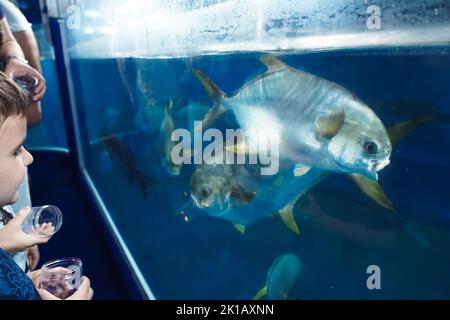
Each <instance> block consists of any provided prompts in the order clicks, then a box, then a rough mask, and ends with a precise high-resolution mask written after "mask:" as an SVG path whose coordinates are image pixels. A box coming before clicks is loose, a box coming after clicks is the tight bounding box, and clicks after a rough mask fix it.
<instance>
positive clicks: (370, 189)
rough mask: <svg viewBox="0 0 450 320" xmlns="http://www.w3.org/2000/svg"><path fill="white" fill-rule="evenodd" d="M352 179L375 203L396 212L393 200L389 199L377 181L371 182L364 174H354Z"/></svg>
mask: <svg viewBox="0 0 450 320" xmlns="http://www.w3.org/2000/svg"><path fill="white" fill-rule="evenodd" d="M350 178H351V179H352V180H353V182H354V183H356V185H357V186H358V187H359V188H360V189H361V191H362V192H363V193H364V194H366V195H367V196H369V198H371V199H372V200H373V201H375V202H376V203H378V204H379V205H380V206H382V207H383V208H386V209H388V210H392V211H395V210H394V208H393V206H392V202H391V200H389V198H388V197H387V195H386V193H385V192H384V190H383V188H382V187H381V186H380V185H379V184H378V182H377V181H373V180H370V179H369V178H367V177H365V176H363V175H362V174H358V173H352V174H350Z"/></svg>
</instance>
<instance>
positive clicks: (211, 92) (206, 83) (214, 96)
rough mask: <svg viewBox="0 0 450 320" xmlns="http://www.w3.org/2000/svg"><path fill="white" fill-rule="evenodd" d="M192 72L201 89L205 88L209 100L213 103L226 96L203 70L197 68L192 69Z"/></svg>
mask: <svg viewBox="0 0 450 320" xmlns="http://www.w3.org/2000/svg"><path fill="white" fill-rule="evenodd" d="M192 72H193V73H194V74H195V76H196V77H197V78H198V80H199V81H200V83H201V85H202V87H203V89H205V91H206V94H207V95H208V97H209V98H210V99H211V101H213V102H214V103H219V101H220V100H221V99H223V98H226V97H227V95H226V94H225V93H224V92H223V91H222V90H221V89H220V88H219V87H218V86H217V85H216V84H215V83H214V82H213V81H212V80H211V79H209V78H208V77H207V76H206V75H205V74H204V73H203V72H201V71H200V70H198V69H192Z"/></svg>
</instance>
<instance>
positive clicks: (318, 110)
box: [193, 56, 392, 180]
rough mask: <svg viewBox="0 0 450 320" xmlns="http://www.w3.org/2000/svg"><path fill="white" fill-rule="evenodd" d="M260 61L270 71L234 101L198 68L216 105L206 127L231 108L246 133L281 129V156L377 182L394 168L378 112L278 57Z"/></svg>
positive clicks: (334, 85) (336, 87)
mask: <svg viewBox="0 0 450 320" xmlns="http://www.w3.org/2000/svg"><path fill="white" fill-rule="evenodd" d="M261 61H262V62H263V63H264V64H265V65H266V66H267V68H268V70H267V71H266V72H265V73H263V74H262V75H260V76H258V77H256V78H255V79H253V80H252V81H249V82H248V83H246V84H245V85H244V86H243V87H242V88H241V89H240V90H238V91H237V93H236V94H235V95H233V96H231V97H228V96H227V95H226V94H225V93H224V92H223V91H222V90H220V89H219V87H217V86H216V85H215V84H214V83H213V82H212V81H211V80H210V79H208V78H207V77H206V76H205V75H204V74H203V73H202V72H201V71H199V70H193V72H194V73H195V75H196V76H197V77H198V78H199V79H200V81H201V83H202V85H203V87H204V89H205V90H206V92H207V93H208V95H209V97H210V98H211V99H212V100H213V102H214V106H213V108H212V109H211V110H210V112H209V113H208V114H207V115H206V117H205V118H204V122H203V126H204V127H208V126H210V125H211V124H212V123H213V122H214V121H215V120H216V119H217V118H218V117H220V116H221V115H222V114H224V113H225V112H227V111H229V110H231V111H232V112H233V113H234V114H235V117H236V120H237V122H238V124H239V127H240V128H241V129H244V130H255V131H256V132H261V131H264V132H275V131H276V130H277V131H278V132H279V135H280V144H279V147H280V149H279V154H280V157H281V158H284V159H288V160H290V161H292V162H293V163H295V164H300V165H302V166H304V167H309V168H311V167H313V168H319V169H322V170H325V171H329V172H340V173H360V174H363V175H365V176H367V177H369V178H370V179H373V180H376V179H377V178H378V174H377V173H378V171H380V170H381V169H383V168H384V167H385V166H386V165H388V164H389V157H390V154H391V151H392V147H391V142H390V140H389V136H388V133H387V132H386V129H385V127H384V125H383V123H382V122H381V121H380V119H379V118H378V117H377V116H376V114H375V113H374V112H373V111H372V110H371V109H370V108H369V107H368V106H367V105H366V104H364V103H363V102H362V101H360V100H359V99H357V98H356V97H355V96H354V95H353V94H351V93H350V92H349V91H347V90H346V89H344V88H343V87H341V86H339V85H337V84H335V83H333V82H330V81H328V80H325V79H322V78H320V77H317V76H314V75H312V74H310V73H307V72H303V71H300V70H296V69H294V68H292V67H289V66H288V65H286V64H284V63H283V62H281V61H280V60H278V59H276V58H275V57H271V56H267V57H264V58H262V59H261Z"/></svg>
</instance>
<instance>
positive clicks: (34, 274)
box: [27, 269, 42, 290]
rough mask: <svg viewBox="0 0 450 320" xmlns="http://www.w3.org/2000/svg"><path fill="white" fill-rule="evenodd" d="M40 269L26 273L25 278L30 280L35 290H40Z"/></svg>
mask: <svg viewBox="0 0 450 320" xmlns="http://www.w3.org/2000/svg"><path fill="white" fill-rule="evenodd" d="M41 273H42V271H41V269H39V270H36V271H30V272H28V273H27V276H28V277H29V278H30V279H31V281H32V282H33V284H34V286H35V287H36V290H39V289H40V288H41Z"/></svg>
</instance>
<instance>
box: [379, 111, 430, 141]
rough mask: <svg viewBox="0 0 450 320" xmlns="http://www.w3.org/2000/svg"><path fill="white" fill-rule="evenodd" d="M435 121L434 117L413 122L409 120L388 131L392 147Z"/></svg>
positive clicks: (421, 118) (417, 119) (413, 120)
mask: <svg viewBox="0 0 450 320" xmlns="http://www.w3.org/2000/svg"><path fill="white" fill-rule="evenodd" d="M431 120H433V118H432V117H420V118H416V119H412V120H407V121H404V122H401V123H399V124H396V125H395V126H393V127H390V128H389V129H388V130H387V131H388V134H389V138H390V139H391V143H392V145H396V144H397V143H398V142H400V141H401V140H403V139H404V138H405V137H407V136H408V135H409V134H410V133H411V132H413V131H414V130H415V129H416V128H417V127H418V126H420V125H422V124H426V123H428V122H430V121H431Z"/></svg>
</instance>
